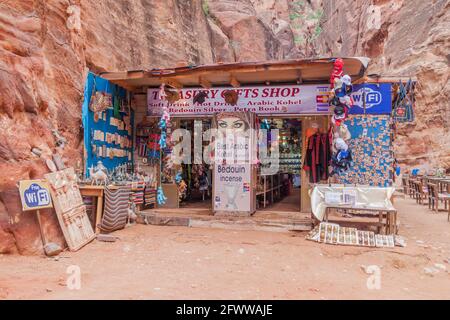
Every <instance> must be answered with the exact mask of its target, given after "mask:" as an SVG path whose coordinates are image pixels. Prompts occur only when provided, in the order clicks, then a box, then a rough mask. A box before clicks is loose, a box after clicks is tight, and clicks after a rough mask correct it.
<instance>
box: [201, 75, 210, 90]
mask: <svg viewBox="0 0 450 320" xmlns="http://www.w3.org/2000/svg"><path fill="white" fill-rule="evenodd" d="M198 83H200V85H201V86H202V87H203V88H205V89H209V88H211V86H212V85H211V81H209V80H207V79H206V78H205V77H202V76H200V77H198Z"/></svg>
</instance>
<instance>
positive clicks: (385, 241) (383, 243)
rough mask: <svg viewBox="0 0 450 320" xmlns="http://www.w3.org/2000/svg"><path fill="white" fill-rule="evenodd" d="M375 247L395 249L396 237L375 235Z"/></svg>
mask: <svg viewBox="0 0 450 320" xmlns="http://www.w3.org/2000/svg"><path fill="white" fill-rule="evenodd" d="M375 246H377V247H387V248H393V247H395V239H394V235H392V234H390V235H384V234H376V235H375Z"/></svg>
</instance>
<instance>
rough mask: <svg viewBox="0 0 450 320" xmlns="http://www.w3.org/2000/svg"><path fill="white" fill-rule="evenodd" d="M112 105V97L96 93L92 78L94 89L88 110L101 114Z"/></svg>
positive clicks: (107, 94) (104, 93)
mask: <svg viewBox="0 0 450 320" xmlns="http://www.w3.org/2000/svg"><path fill="white" fill-rule="evenodd" d="M111 105H112V96H111V94H109V93H106V92H101V91H97V89H96V83H95V76H94V88H93V89H92V95H91V101H90V103H89V109H90V110H91V111H92V112H102V111H104V110H106V109H108V108H109V107H110V106H111Z"/></svg>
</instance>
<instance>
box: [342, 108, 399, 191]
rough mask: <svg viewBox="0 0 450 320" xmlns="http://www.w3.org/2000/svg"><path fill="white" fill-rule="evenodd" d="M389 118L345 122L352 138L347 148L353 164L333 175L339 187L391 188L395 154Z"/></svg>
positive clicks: (355, 118) (361, 117)
mask: <svg viewBox="0 0 450 320" xmlns="http://www.w3.org/2000/svg"><path fill="white" fill-rule="evenodd" d="M389 118H390V117H389V116H388V115H352V116H350V117H349V118H348V119H347V120H346V121H345V125H346V127H347V128H348V131H349V133H350V135H351V136H352V138H351V139H349V140H348V142H346V144H347V145H348V149H349V150H351V156H352V163H353V164H352V165H350V166H348V167H347V169H346V170H342V171H340V173H339V174H337V175H334V178H335V179H336V180H335V181H336V183H344V184H354V183H357V184H366V185H371V186H379V187H387V186H391V185H392V182H393V180H392V179H393V178H392V177H393V174H392V170H393V163H394V151H393V145H392V140H391V130H390V122H391V120H390V119H389ZM336 153H337V150H336V151H335V154H336ZM335 159H336V160H337V157H336V158H335Z"/></svg>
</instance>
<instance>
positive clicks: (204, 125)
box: [177, 118, 212, 210]
mask: <svg viewBox="0 0 450 320" xmlns="http://www.w3.org/2000/svg"><path fill="white" fill-rule="evenodd" d="M177 122H178V123H177V128H180V129H185V130H187V131H188V132H190V133H191V135H190V136H191V148H190V149H191V150H190V153H191V160H192V161H191V163H188V164H186V163H182V164H181V167H180V171H179V172H180V173H181V176H180V177H181V178H182V180H183V181H184V183H185V184H186V187H185V189H184V190H180V195H179V207H180V208H187V209H209V210H210V209H211V207H212V206H211V194H212V170H211V166H210V165H209V164H207V163H206V162H205V161H204V159H203V157H201V158H202V160H201V163H196V161H194V160H195V155H194V152H195V150H194V139H195V134H196V133H195V127H197V128H201V132H202V133H203V132H205V131H207V130H209V129H210V128H211V123H212V119H211V118H206V119H202V120H199V119H197V120H194V119H179V120H177ZM202 141H203V140H202ZM208 143H209V142H208V141H204V142H202V149H201V150H202V151H203V148H204V146H205V144H208Z"/></svg>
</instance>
